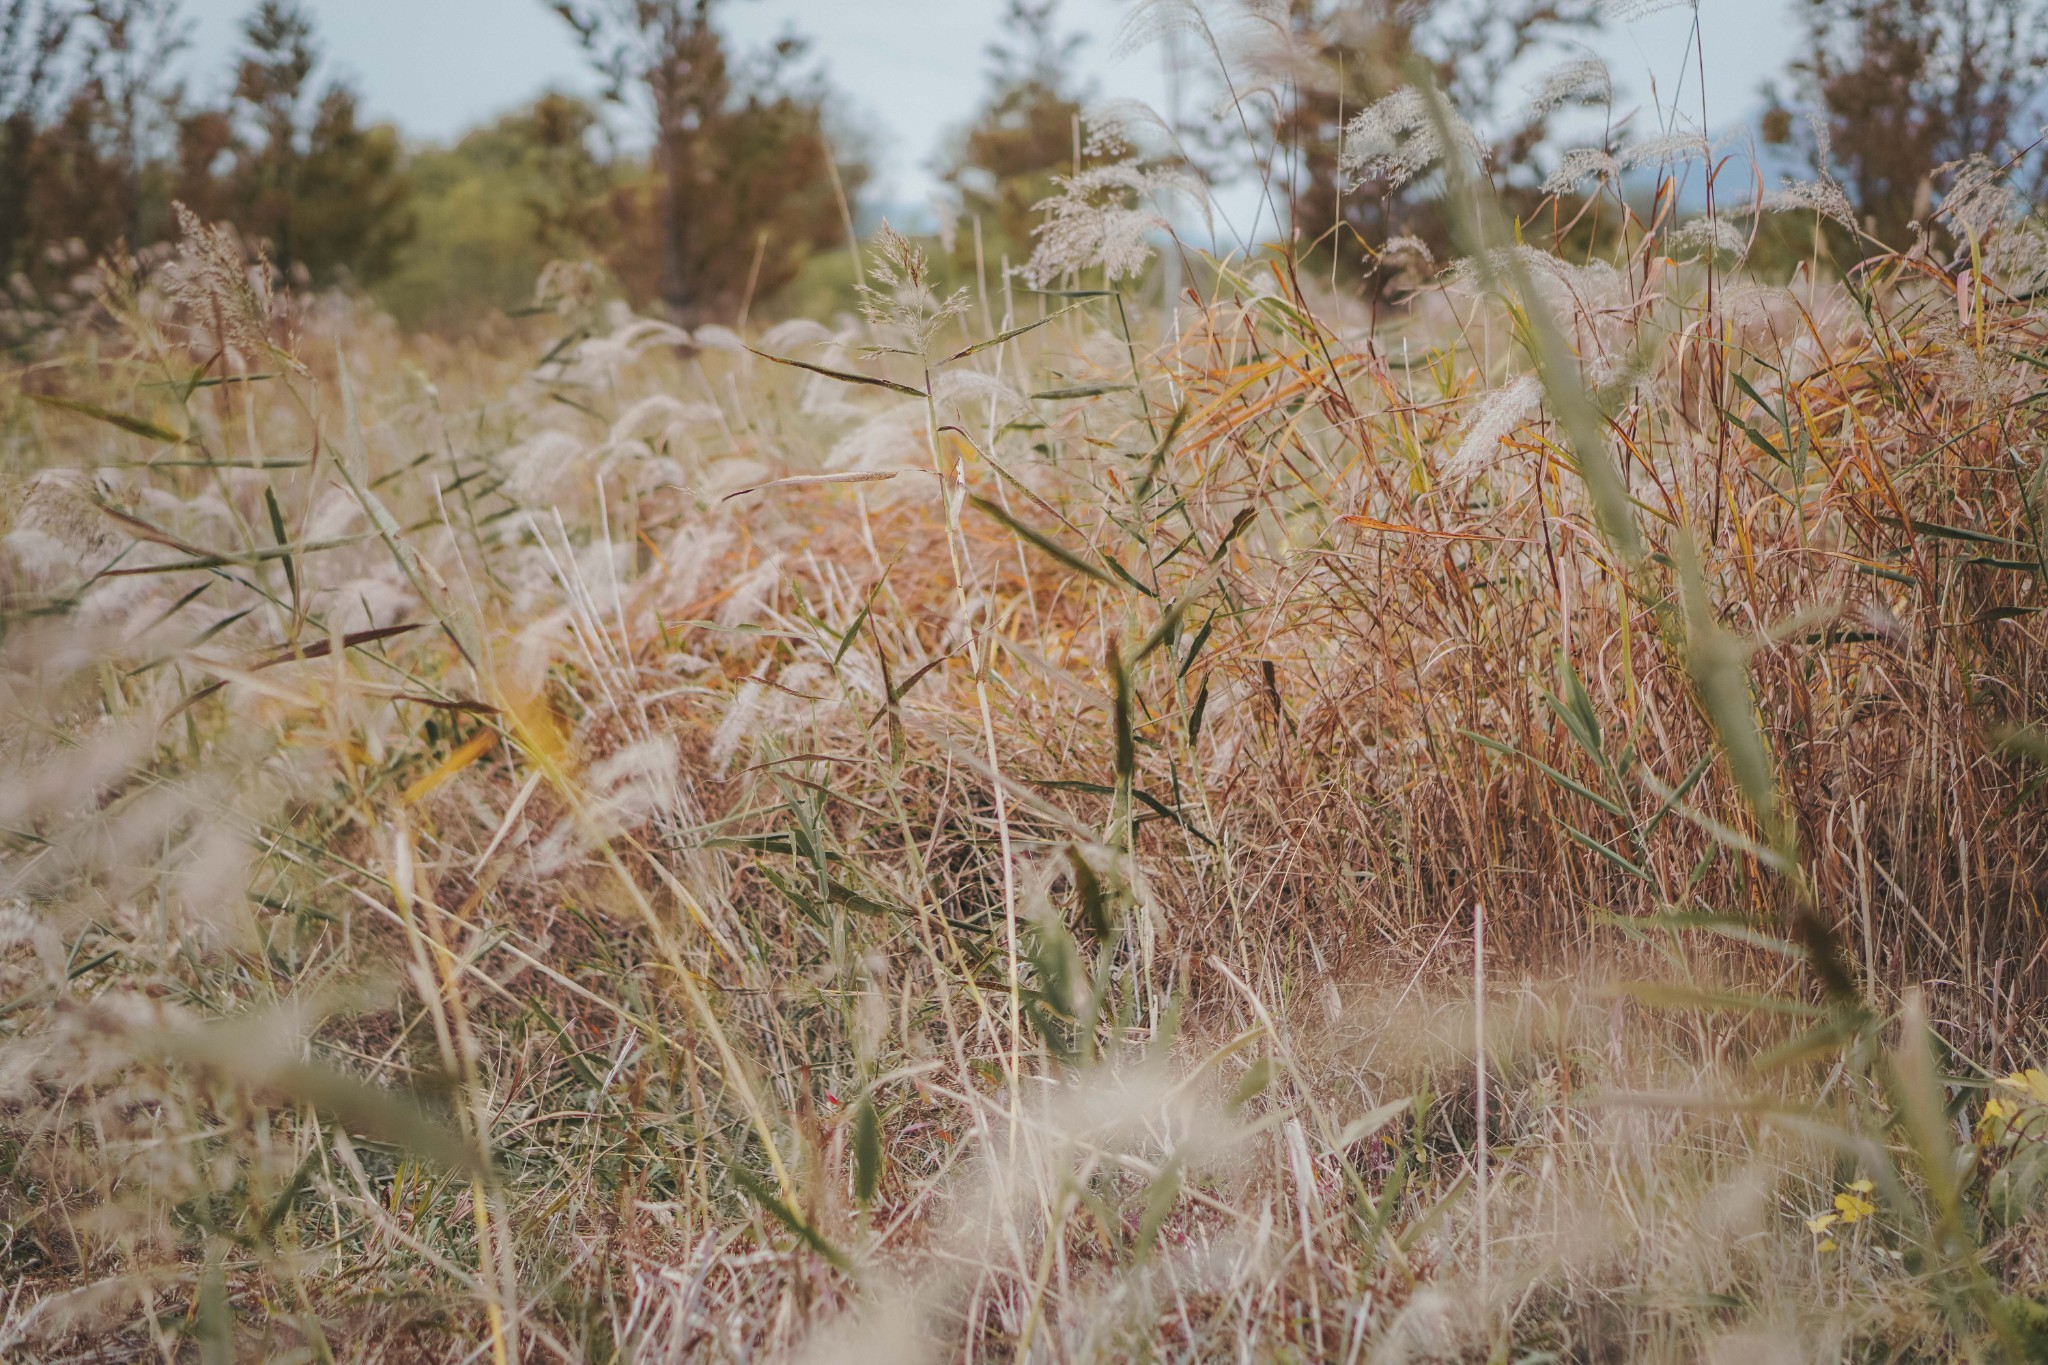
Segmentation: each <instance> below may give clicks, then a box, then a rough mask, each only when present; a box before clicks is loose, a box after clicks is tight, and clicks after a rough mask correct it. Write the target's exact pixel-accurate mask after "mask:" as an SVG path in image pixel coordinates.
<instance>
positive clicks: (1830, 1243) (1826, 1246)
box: [1819, 1237, 1835, 1251]
mask: <svg viewBox="0 0 2048 1365" xmlns="http://www.w3.org/2000/svg"><path fill="white" fill-rule="evenodd" d="M1819 1249H1820V1250H1821V1251H1833V1250H1834V1249H1835V1239H1834V1238H1832V1237H1830V1238H1828V1239H1827V1240H1826V1241H1825V1242H1822V1243H1821V1244H1820V1247H1819Z"/></svg>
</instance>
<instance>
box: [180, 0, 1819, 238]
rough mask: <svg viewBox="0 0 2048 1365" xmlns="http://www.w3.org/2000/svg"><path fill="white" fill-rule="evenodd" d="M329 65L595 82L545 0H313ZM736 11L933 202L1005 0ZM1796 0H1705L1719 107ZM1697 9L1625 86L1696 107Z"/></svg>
mask: <svg viewBox="0 0 2048 1365" xmlns="http://www.w3.org/2000/svg"><path fill="white" fill-rule="evenodd" d="M251 3H252V0H186V12H187V13H188V14H189V15H190V16H191V18H192V20H193V22H194V32H193V37H194V43H193V48H192V51H191V53H190V55H189V57H188V58H187V61H188V64H189V65H190V67H191V69H192V72H193V79H194V81H195V83H196V84H195V91H196V92H198V93H208V94H212V93H218V92H216V91H214V90H212V89H211V88H210V85H209V83H220V84H224V83H225V82H226V80H227V76H226V72H227V70H228V65H229V60H230V57H231V54H232V52H233V50H234V48H235V45H236V41H237V28H238V25H239V22H240V19H241V17H242V15H243V14H244V13H246V12H247V10H248V9H249V8H250V6H251ZM309 7H310V8H311V10H312V11H313V13H314V15H315V17H316V19H317V21H318V24H319V27H320V33H321V38H322V41H323V43H324V46H325V49H326V52H327V54H328V58H329V60H330V62H331V63H332V66H333V69H334V70H335V71H336V72H338V73H340V74H345V75H346V76H347V77H348V78H349V79H350V80H351V81H353V82H354V84H355V85H356V86H357V88H358V89H360V90H361V91H362V92H363V95H364V97H365V103H366V104H367V106H368V109H369V111H370V113H371V114H372V115H374V116H375V117H377V118H380V119H389V120H391V121H392V122H394V123H396V124H397V125H398V126H399V127H400V128H402V129H403V130H404V131H405V132H406V133H407V134H408V135H409V136H411V137H414V138H417V139H427V140H446V139H451V138H453V137H455V136H456V135H458V134H460V133H461V132H462V131H463V130H464V129H466V128H469V127H471V126H474V125H475V124H477V123H479V122H482V121H485V120H487V119H489V118H490V117H491V116H493V115H495V114H498V113H501V112H504V111H505V110H508V109H511V108H514V107H516V106H518V105H520V104H522V103H524V102H525V101H527V100H529V99H531V98H532V97H533V96H534V95H536V94H538V93H540V92H541V91H542V90H544V89H547V88H549V87H555V88H559V89H569V90H583V91H589V90H591V89H593V88H594V81H593V80H592V78H591V76H590V74H589V72H588V69H587V68H586V67H585V66H584V65H583V62H582V59H581V56H580V54H579V53H578V51H577V49H576V46H575V43H574V41H573V39H572V36H571V34H570V32H569V30H568V27H567V26H566V25H565V24H563V22H562V21H561V20H560V19H559V18H558V17H556V16H555V15H554V14H553V13H552V12H551V10H550V9H549V7H548V5H547V4H545V3H543V0H310V3H309ZM725 9H726V18H725V26H726V28H727V31H728V32H729V34H730V35H731V36H732V37H733V38H734V39H735V40H736V41H737V43H738V44H739V45H740V46H741V47H743V48H751V47H756V46H760V45H763V44H766V43H768V42H771V41H773V39H774V38H776V37H777V36H778V35H780V34H781V33H783V32H786V31H790V30H794V31H796V32H798V33H801V34H803V35H805V36H806V37H808V38H809V39H810V40H811V44H812V52H813V54H814V56H815V58H816V59H817V60H818V61H819V62H820V63H821V64H822V65H823V66H824V68H825V70H826V72H827V73H828V74H829V76H830V77H831V79H832V81H833V83H834V85H835V86H837V88H838V89H839V90H841V91H842V92H844V94H845V95H846V97H847V100H848V106H849V107H848V110H847V112H848V113H849V114H851V116H852V118H853V121H854V122H856V123H857V124H858V125H859V126H862V127H864V128H867V129H868V130H870V131H871V132H872V133H873V134H874V135H875V141H876V143H877V146H876V151H877V153H878V154H879V160H880V166H879V170H880V172H881V176H880V188H881V191H882V195H883V197H884V198H886V199H888V200H890V201H893V202H897V203H906V204H921V203H923V202H924V200H925V199H926V197H927V196H928V195H929V194H930V192H931V191H932V190H933V189H934V188H936V183H937V182H936V179H935V176H934V173H933V170H932V164H931V163H932V161H933V159H934V157H935V156H936V155H937V153H938V151H939V148H940V147H941V145H942V143H943V139H944V135H945V133H946V132H947V131H948V130H949V129H951V128H954V127H957V126H958V125H959V124H961V123H962V122H964V121H965V120H966V119H967V118H968V117H969V116H970V115H972V113H973V112H974V109H975V107H976V105H977V103H978V102H979V100H980V98H981V95H982V93H983V90H984V83H985V77H986V69H987V58H986V55H985V49H986V47H987V45H988V43H989V41H990V40H991V39H992V38H993V37H995V35H996V32H997V22H998V20H999V18H1000V16H1001V14H1002V12H1003V9H1004V3H1003V0H734V2H733V3H731V4H728V5H727V6H726V7H725ZM1791 9H1792V6H1791V4H1790V3H1789V0H1700V16H1699V18H1700V32H1701V36H1702V40H1703V43H1702V45H1703V47H1704V56H1705V69H1706V97H1707V103H1706V108H1707V114H1708V117H1709V119H1710V120H1711V122H1712V123H1713V124H1714V125H1716V126H1717V127H1718V126H1723V125H1725V124H1729V123H1734V122H1740V121H1742V120H1743V119H1745V117H1746V116H1747V115H1749V114H1750V113H1751V112H1752V111H1753V110H1754V109H1755V107H1756V105H1757V103H1758V90H1759V88H1760V87H1761V85H1762V83H1763V82H1764V81H1765V80H1767V79H1768V78H1770V77H1771V76H1772V75H1774V74H1775V73H1776V72H1777V71H1778V70H1779V69H1780V67H1781V66H1782V65H1783V63H1784V60H1785V58H1786V56H1787V55H1788V53H1789V52H1790V49H1791V42H1792V38H1793V36H1794V34H1793V21H1792V19H1791V18H1790V17H1789V13H1788V12H1789V11H1790V10H1791ZM1128 10H1129V4H1128V3H1127V0H1065V3H1064V5H1063V6H1062V16H1061V17H1062V21H1063V23H1064V24H1065V25H1066V26H1068V27H1069V28H1071V29H1075V30H1078V31H1080V32H1082V33H1084V34H1086V35H1087V36H1088V39H1089V41H1088V43H1087V44H1086V46H1085V47H1084V48H1083V49H1082V51H1081V54H1080V56H1079V59H1078V62H1077V66H1078V68H1079V69H1078V74H1079V75H1080V76H1081V77H1082V78H1083V79H1084V81H1086V82H1087V83H1089V84H1090V85H1092V86H1093V89H1094V93H1096V94H1097V95H1101V96H1108V95H1115V96H1128V97H1134V98H1138V99H1144V100H1148V101H1150V102H1151V103H1153V104H1154V105H1155V106H1156V105H1160V104H1162V103H1163V102H1164V96H1165V91H1166V80H1165V74H1164V71H1163V67H1162V59H1161V57H1160V55H1159V53H1158V52H1157V50H1156V49H1151V50H1147V51H1144V52H1140V53H1137V54H1135V55H1132V56H1129V57H1124V58H1121V59H1118V58H1116V57H1115V56H1114V55H1113V53H1112V49H1113V47H1114V45H1115V40H1116V36H1117V33H1118V30H1119V28H1120V26H1121V23H1122V21H1123V17H1124V15H1125V14H1126V13H1127V12H1128ZM1691 37H1692V13H1691V11H1690V10H1689V9H1686V8H1684V7H1682V6H1681V7H1678V8H1672V9H1667V10H1665V11H1663V12H1661V13H1656V14H1651V15H1649V16H1647V17H1645V18H1641V19H1637V20H1634V21H1632V22H1630V23H1627V24H1624V25H1619V26H1617V27H1615V28H1614V29H1613V30H1612V31H1610V32H1609V33H1607V34H1606V35H1605V36H1604V37H1602V38H1601V39H1600V40H1599V41H1598V42H1597V43H1596V44H1595V50H1596V51H1598V52H1599V53H1600V55H1602V56H1603V57H1605V58H1606V59H1607V60H1608V63H1609V65H1610V67H1611V68H1612V70H1613V73H1614V76H1615V79H1616V82H1617V84H1618V85H1620V86H1621V87H1622V88H1623V89H1624V90H1625V92H1626V99H1627V100H1632V101H1634V102H1635V103H1639V104H1644V105H1647V104H1648V103H1649V101H1650V98H1651V94H1652V91H1653V90H1654V91H1655V92H1656V94H1657V96H1658V97H1659V100H1660V102H1661V103H1663V104H1665V105H1666V106H1668V105H1669V104H1670V103H1671V102H1672V99H1673V97H1674V95H1676V96H1677V98H1678V100H1679V102H1680V105H1681V107H1682V108H1683V109H1684V110H1685V112H1686V113H1687V114H1688V116H1690V117H1692V118H1694V119H1695V120H1696V119H1697V117H1698V113H1699V109H1700V100H1699V93H1700V85H1699V81H1700V76H1699V72H1698V69H1697V67H1698V61H1697V57H1698V54H1697V53H1695V52H1694V51H1693V48H1692V44H1691V41H1690V40H1691Z"/></svg>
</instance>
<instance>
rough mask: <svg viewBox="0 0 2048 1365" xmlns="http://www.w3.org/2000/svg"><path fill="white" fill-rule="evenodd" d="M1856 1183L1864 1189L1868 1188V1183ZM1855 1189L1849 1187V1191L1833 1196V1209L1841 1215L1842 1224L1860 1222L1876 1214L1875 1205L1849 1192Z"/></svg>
mask: <svg viewBox="0 0 2048 1365" xmlns="http://www.w3.org/2000/svg"><path fill="white" fill-rule="evenodd" d="M1856 1183H1857V1184H1858V1185H1862V1186H1863V1187H1864V1188H1865V1189H1868V1188H1869V1187H1870V1182H1869V1181H1867V1180H1859V1181H1857V1182H1856ZM1855 1188H1856V1186H1855V1185H1851V1186H1850V1187H1849V1189H1847V1190H1844V1191H1843V1192H1842V1193H1840V1194H1838V1195H1836V1196H1835V1208H1836V1210H1837V1211H1838V1212H1839V1213H1840V1214H1841V1215H1842V1221H1843V1222H1844V1223H1855V1222H1860V1221H1861V1220H1863V1219H1865V1218H1868V1217H1869V1216H1870V1215H1871V1214H1873V1213H1876V1212H1877V1205H1875V1204H1873V1203H1871V1202H1870V1201H1869V1200H1868V1199H1865V1198H1864V1197H1863V1196H1862V1195H1860V1194H1855V1193H1852V1192H1851V1191H1853V1190H1854V1189H1855Z"/></svg>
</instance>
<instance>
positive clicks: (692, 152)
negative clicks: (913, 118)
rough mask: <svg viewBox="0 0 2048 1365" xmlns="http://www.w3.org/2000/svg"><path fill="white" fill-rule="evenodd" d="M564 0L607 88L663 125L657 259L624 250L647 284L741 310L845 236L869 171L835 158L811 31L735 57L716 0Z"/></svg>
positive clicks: (646, 210) (715, 313)
mask: <svg viewBox="0 0 2048 1365" xmlns="http://www.w3.org/2000/svg"><path fill="white" fill-rule="evenodd" d="M555 8H556V10H557V11H558V12H559V13H560V14H561V15H562V16H563V17H564V18H565V19H566V20H567V21H568V22H569V23H570V24H571V25H572V26H573V27H574V29H575V31H576V33H577V36H578V38H579V39H580V41H581V42H582V44H583V46H584V48H585V50H586V51H587V52H588V53H589V54H590V56H591V59H592V61H593V64H594V65H595V66H596V67H597V69H598V70H599V71H600V72H601V73H602V74H603V75H604V76H605V78H606V80H607V81H608V82H609V88H608V90H607V95H608V97H609V98H611V99H613V100H615V101H618V102H621V103H629V102H635V103H638V104H639V105H640V106H641V108H642V110H643V112H644V113H645V115H646V116H647V118H648V120H649V123H650V124H651V126H652V130H653V132H654V154H653V172H654V175H653V185H652V194H651V195H648V196H644V197H643V198H642V200H641V201H640V205H639V206H640V208H641V210H642V212H643V214H644V216H645V217H646V218H647V219H648V220H649V226H650V229H651V231H650V232H649V234H648V235H649V236H650V237H651V239H652V250H651V253H650V254H651V255H652V257H653V269H652V270H647V269H645V267H644V264H641V265H640V268H637V269H636V268H635V267H636V262H635V261H634V260H633V258H632V253H630V252H621V253H620V254H619V255H618V256H617V257H616V258H615V264H616V265H617V266H618V267H619V273H620V274H621V275H622V276H624V277H625V278H626V279H627V282H628V283H629V285H637V286H638V290H637V291H636V292H641V293H649V294H652V295H654V296H656V297H658V298H659V299H660V300H661V301H662V302H663V303H664V304H666V306H667V307H668V309H669V311H670V312H671V313H672V314H674V315H675V316H677V317H678V318H681V319H683V320H685V321H697V320H704V319H710V318H730V317H731V316H733V315H734V314H735V313H737V312H738V311H739V309H740V307H741V306H742V305H743V303H744V302H745V301H746V300H747V299H748V298H750V297H752V298H765V297H767V296H769V295H772V294H774V293H775V292H777V291H778V290H780V289H781V288H782V287H783V286H784V285H786V284H788V283H789V282H790V281H791V280H793V279H795V278H796V275H797V273H798V272H799V271H800V270H801V269H802V267H803V264H804V261H805V259H806V258H807V257H809V256H810V254H811V253H812V252H814V251H816V250H819V249H821V248H826V247H830V246H831V245H833V244H834V243H836V242H837V241H839V240H840V238H841V234H842V232H843V230H844V228H843V222H844V215H845V213H847V212H850V205H845V206H842V204H841V203H840V202H839V199H840V193H841V192H843V193H844V194H845V195H848V196H851V195H853V194H854V193H855V192H856V191H857V190H858V188H859V185H860V183H861V181H862V179H863V178H864V172H863V171H862V170H861V168H860V167H858V166H857V165H853V166H848V165H839V164H835V160H834V149H833V146H832V142H831V138H830V136H829V134H828V131H827V128H826V124H825V114H824V106H825V89H824V87H823V85H822V84H821V83H820V82H819V81H818V80H817V79H816V78H815V77H811V78H804V77H801V76H800V75H799V74H798V66H799V63H800V62H801V60H802V58H803V56H804V48H803V45H802V44H801V43H799V42H798V41H797V40H796V39H794V38H785V39H783V40H782V41H780V42H778V43H777V44H775V46H774V47H773V48H772V49H771V50H770V51H769V52H767V53H765V54H762V55H761V56H760V57H758V58H756V59H755V60H754V61H752V62H749V63H746V64H743V65H740V66H736V65H735V64H734V63H733V61H732V60H731V57H730V55H729V54H728V52H727V51H726V46H725V41H724V37H723V35H722V34H721V33H720V32H719V30H718V28H717V26H716V24H715V23H714V18H715V11H716V3H715V0H560V2H559V3H557V4H556V6H555ZM835 186H836V187H837V188H835ZM650 277H651V278H650Z"/></svg>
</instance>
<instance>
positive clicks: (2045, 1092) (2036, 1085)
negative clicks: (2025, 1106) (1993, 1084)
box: [1999, 1066, 2048, 1104]
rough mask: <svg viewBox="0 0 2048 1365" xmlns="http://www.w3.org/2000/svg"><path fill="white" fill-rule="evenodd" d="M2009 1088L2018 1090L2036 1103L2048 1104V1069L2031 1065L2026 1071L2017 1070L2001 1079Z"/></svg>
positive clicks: (2000, 1082)
mask: <svg viewBox="0 0 2048 1365" xmlns="http://www.w3.org/2000/svg"><path fill="white" fill-rule="evenodd" d="M1999 1084H2000V1085H2002V1086H2004V1087H2006V1088H2007V1089H2008V1090H2017V1091H2018V1092H2019V1093H2020V1094H2021V1095H2022V1096H2023V1097H2025V1098H2026V1099H2027V1100H2029V1101H2031V1102H2032V1103H2034V1104H2048V1071H2043V1070H2041V1068H2040V1067H2038V1066H2030V1067H2028V1068H2027V1069H2026V1070H2025V1071H2015V1072H2013V1073H2012V1074H2011V1075H2010V1076H2007V1077H2005V1078H2004V1079H2003V1080H2001V1081H1999Z"/></svg>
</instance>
